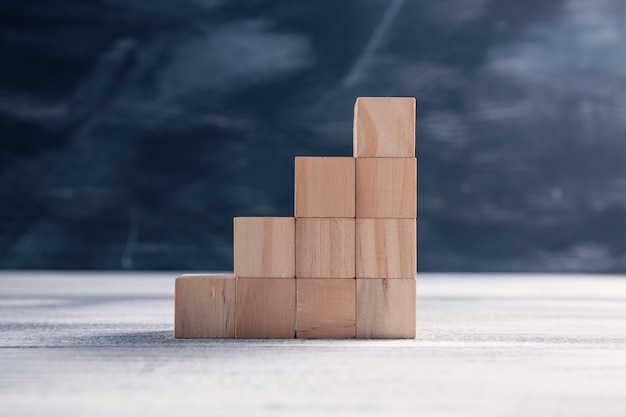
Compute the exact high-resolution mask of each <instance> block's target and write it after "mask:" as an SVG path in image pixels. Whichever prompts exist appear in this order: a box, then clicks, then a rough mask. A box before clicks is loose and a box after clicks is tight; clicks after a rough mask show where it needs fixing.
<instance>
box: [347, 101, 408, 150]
mask: <svg viewBox="0 0 626 417" xmlns="http://www.w3.org/2000/svg"><path fill="white" fill-rule="evenodd" d="M353 147H354V156H355V157H359V158H363V157H366V158H374V157H388V158H413V157H415V98H413V97H359V98H357V100H356V103H355V104H354V129H353Z"/></svg>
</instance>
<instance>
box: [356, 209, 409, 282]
mask: <svg viewBox="0 0 626 417" xmlns="http://www.w3.org/2000/svg"><path fill="white" fill-rule="evenodd" d="M416 232H417V230H416V222H415V219H356V277H357V278H415V276H416V275H417V233H416Z"/></svg>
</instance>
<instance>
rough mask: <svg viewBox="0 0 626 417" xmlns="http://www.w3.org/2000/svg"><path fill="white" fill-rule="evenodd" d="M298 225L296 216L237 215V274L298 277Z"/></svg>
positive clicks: (241, 276)
mask: <svg viewBox="0 0 626 417" xmlns="http://www.w3.org/2000/svg"><path fill="white" fill-rule="evenodd" d="M295 225H296V223H295V219H294V218H293V217H235V218H234V251H233V253H234V269H235V276H237V277H240V278H243V277H255V278H260V277H268V278H281V277H286V278H293V277H295V276H296V275H295V256H296V255H295V246H296V229H295V228H296V226H295Z"/></svg>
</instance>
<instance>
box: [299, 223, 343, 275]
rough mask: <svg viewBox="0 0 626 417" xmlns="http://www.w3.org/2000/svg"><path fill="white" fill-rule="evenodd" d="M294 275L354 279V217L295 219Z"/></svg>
mask: <svg viewBox="0 0 626 417" xmlns="http://www.w3.org/2000/svg"><path fill="white" fill-rule="evenodd" d="M296 277H298V278H300V277H302V278H354V277H355V219H353V218H352V219H346V218H332V219H316V218H302V219H296Z"/></svg>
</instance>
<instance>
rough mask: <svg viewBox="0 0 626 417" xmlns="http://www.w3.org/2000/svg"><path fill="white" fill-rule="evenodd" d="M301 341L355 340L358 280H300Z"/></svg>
mask: <svg viewBox="0 0 626 417" xmlns="http://www.w3.org/2000/svg"><path fill="white" fill-rule="evenodd" d="M296 281H297V300H298V301H297V311H298V312H297V314H296V317H297V323H296V337H298V338H329V339H332V338H335V339H337V338H338V339H347V338H354V337H355V336H356V279H328V278H324V279H318V278H298V279H297V280H296Z"/></svg>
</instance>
